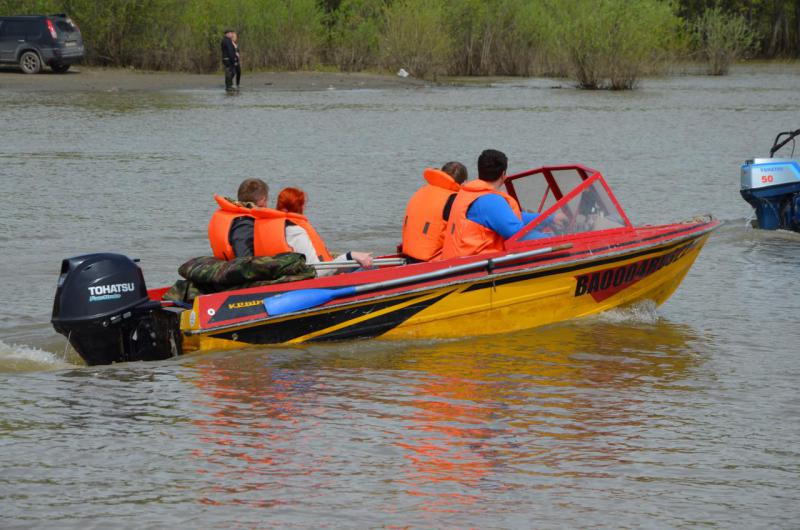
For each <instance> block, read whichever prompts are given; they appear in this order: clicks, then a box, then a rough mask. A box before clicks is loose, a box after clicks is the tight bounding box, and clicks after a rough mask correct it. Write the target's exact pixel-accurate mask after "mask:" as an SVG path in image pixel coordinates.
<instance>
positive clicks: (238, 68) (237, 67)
mask: <svg viewBox="0 0 800 530" xmlns="http://www.w3.org/2000/svg"><path fill="white" fill-rule="evenodd" d="M231 42H233V47H234V49H235V50H236V62H235V63H234V75H235V78H234V81H235V83H234V86H235V87H236V90H239V82H240V81H241V80H242V57H241V55H240V54H239V34H238V33H236V32H235V31H234V32H233V34H232V35H231Z"/></svg>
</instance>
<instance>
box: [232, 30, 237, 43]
mask: <svg viewBox="0 0 800 530" xmlns="http://www.w3.org/2000/svg"><path fill="white" fill-rule="evenodd" d="M231 40H232V41H233V42H239V34H238V33H236V32H235V31H231Z"/></svg>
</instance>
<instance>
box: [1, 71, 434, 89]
mask: <svg viewBox="0 0 800 530" xmlns="http://www.w3.org/2000/svg"><path fill="white" fill-rule="evenodd" d="M428 84H430V83H428V82H426V81H422V80H420V79H414V78H411V77H408V78H402V77H399V76H393V75H379V74H365V73H352V74H347V73H336V72H257V73H248V72H245V73H244V75H243V76H242V86H241V88H242V90H270V89H271V90H326V89H329V88H335V89H339V90H342V89H345V90H346V89H358V88H373V89H374V88H403V87H407V88H414V87H421V86H426V85H428ZM224 86H225V83H224V79H223V75H222V73H219V74H187V73H175V72H148V71H139V70H129V69H102V68H89V67H83V66H78V67H73V68H72V69H70V71H69V72H67V73H64V74H55V73H53V72H51V71H49V70H45V71H43V72H42V73H40V74H37V75H26V74H23V73H22V72H20V71H19V70H18V69H14V68H0V90H24V91H54V92H59V91H91V90H96V91H102V92H116V91H126V90H137V91H152V90H204V89H208V90H214V89H219V90H224Z"/></svg>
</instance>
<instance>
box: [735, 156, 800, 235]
mask: <svg viewBox="0 0 800 530" xmlns="http://www.w3.org/2000/svg"><path fill="white" fill-rule="evenodd" d="M741 194H742V197H743V198H744V200H746V201H747V202H748V203H750V205H751V206H752V207H753V208H755V209H756V220H757V222H758V228H762V229H764V230H776V229H778V228H782V229H784V230H794V231H796V232H797V231H800V163H798V162H797V161H796V160H791V159H785V158H756V159H754V160H748V161H747V162H745V164H744V165H743V166H742V188H741Z"/></svg>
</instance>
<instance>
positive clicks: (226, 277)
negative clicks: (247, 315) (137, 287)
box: [164, 252, 315, 302]
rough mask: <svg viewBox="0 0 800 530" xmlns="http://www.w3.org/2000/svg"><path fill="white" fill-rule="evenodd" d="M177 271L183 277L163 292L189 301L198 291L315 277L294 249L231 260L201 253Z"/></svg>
mask: <svg viewBox="0 0 800 530" xmlns="http://www.w3.org/2000/svg"><path fill="white" fill-rule="evenodd" d="M178 274H180V275H181V276H183V277H184V278H186V279H185V280H178V281H177V282H176V283H175V285H173V286H172V288H170V290H169V291H167V293H166V294H165V295H164V299H165V300H175V301H183V302H190V301H192V300H194V298H195V297H196V296H197V295H200V294H208V293H216V292H219V291H228V290H231V289H244V288H246V287H257V286H260V285H271V284H274V283H283V282H294V281H298V280H307V279H309V278H313V277H314V276H315V272H314V268H313V267H309V266H308V265H306V259H305V256H303V255H302V254H298V253H296V252H285V253H283V254H278V255H276V256H259V257H249V258H235V259H233V260H231V261H226V260H221V259H217V258H214V257H210V256H202V257H199V258H192V259H190V260H189V261H187V262H186V263H184V264H183V265H181V266H180V267H179V268H178Z"/></svg>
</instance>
